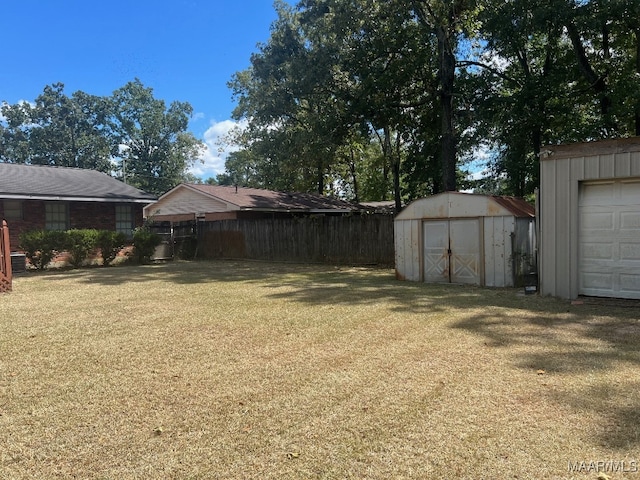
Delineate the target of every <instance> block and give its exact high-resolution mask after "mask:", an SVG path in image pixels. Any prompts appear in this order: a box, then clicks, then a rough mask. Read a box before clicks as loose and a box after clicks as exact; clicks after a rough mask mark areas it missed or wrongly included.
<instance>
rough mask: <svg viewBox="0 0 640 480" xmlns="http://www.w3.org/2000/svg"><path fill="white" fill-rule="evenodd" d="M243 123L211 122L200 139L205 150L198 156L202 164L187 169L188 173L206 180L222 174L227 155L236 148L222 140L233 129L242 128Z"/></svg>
mask: <svg viewBox="0 0 640 480" xmlns="http://www.w3.org/2000/svg"><path fill="white" fill-rule="evenodd" d="M242 126H243V123H241V122H240V123H239V122H235V121H233V120H223V121H222V122H212V123H211V126H210V127H209V128H208V129H207V130H206V131H205V132H204V138H203V139H202V140H203V142H204V145H205V148H204V150H203V152H202V155H201V156H200V160H202V162H197V163H196V164H195V165H194V166H193V167H191V168H190V169H189V171H190V173H192V174H194V175H195V176H196V177H200V178H202V179H203V180H206V179H207V178H209V177H215V176H216V175H218V174H220V173H224V164H225V162H226V160H227V156H228V155H229V153H231V152H233V151H236V150H237V148H236V147H233V146H229V145H225V144H224V143H222V141H221V140H222V139H223V138H224V137H225V136H226V135H227V134H228V133H229V132H230V131H231V130H232V129H234V128H236V127H240V128H242Z"/></svg>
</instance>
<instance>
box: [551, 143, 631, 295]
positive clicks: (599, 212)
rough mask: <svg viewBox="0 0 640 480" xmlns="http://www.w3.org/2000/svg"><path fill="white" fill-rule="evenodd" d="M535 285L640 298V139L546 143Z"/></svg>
mask: <svg viewBox="0 0 640 480" xmlns="http://www.w3.org/2000/svg"><path fill="white" fill-rule="evenodd" d="M540 174H541V175H540V207H539V208H540V291H541V293H542V294H546V295H554V296H557V297H562V298H568V299H573V298H576V297H577V296H578V295H589V296H598V297H614V298H632V299H640V137H634V138H626V139H615V140H603V141H599V142H589V143H578V144H573V145H559V146H549V147H546V148H545V149H544V150H543V152H542V155H541V161H540Z"/></svg>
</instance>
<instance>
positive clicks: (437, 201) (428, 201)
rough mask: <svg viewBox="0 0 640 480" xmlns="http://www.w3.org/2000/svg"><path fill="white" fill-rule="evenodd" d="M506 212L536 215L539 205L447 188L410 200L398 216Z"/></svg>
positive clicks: (412, 217)
mask: <svg viewBox="0 0 640 480" xmlns="http://www.w3.org/2000/svg"><path fill="white" fill-rule="evenodd" d="M504 216H514V217H528V218H532V217H534V216H535V208H534V207H533V206H532V205H530V204H528V203H527V202H526V201H525V200H523V199H522V198H517V197H507V196H495V195H478V194H473V193H463V192H444V193H439V194H437V195H432V196H430V197H425V198H421V199H419V200H416V201H414V202H412V203H410V204H409V205H407V207H406V208H405V209H404V210H403V211H402V212H400V213H399V214H398V216H397V217H396V219H397V220H408V219H415V218H468V217H504Z"/></svg>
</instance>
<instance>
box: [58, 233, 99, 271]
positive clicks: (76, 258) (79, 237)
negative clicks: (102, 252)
mask: <svg viewBox="0 0 640 480" xmlns="http://www.w3.org/2000/svg"><path fill="white" fill-rule="evenodd" d="M65 233H66V235H67V238H66V251H67V252H68V253H69V261H70V262H71V265H73V266H74V267H75V268H80V267H81V266H82V265H83V264H84V262H85V261H86V260H87V257H89V254H90V253H91V252H92V251H93V250H95V248H96V241H97V239H98V230H95V229H72V230H67V231H66V232H65Z"/></svg>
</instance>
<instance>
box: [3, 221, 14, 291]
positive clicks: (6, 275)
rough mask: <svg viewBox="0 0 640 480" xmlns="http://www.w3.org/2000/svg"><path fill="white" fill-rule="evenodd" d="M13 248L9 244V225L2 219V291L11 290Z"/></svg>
mask: <svg viewBox="0 0 640 480" xmlns="http://www.w3.org/2000/svg"><path fill="white" fill-rule="evenodd" d="M11 282H12V273H11V248H10V246H9V227H8V226H7V222H6V221H4V220H3V221H2V226H1V227H0V293H2V292H9V291H11Z"/></svg>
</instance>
